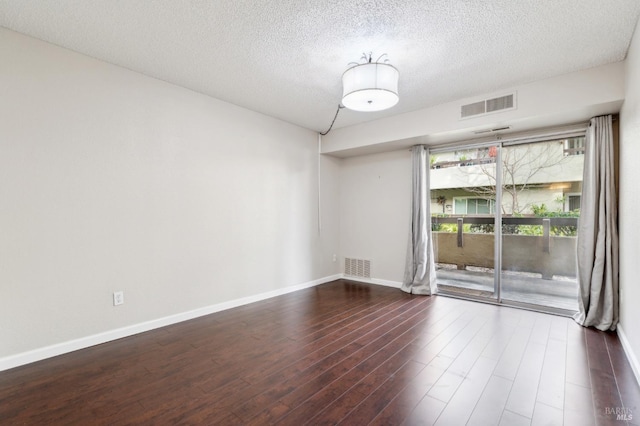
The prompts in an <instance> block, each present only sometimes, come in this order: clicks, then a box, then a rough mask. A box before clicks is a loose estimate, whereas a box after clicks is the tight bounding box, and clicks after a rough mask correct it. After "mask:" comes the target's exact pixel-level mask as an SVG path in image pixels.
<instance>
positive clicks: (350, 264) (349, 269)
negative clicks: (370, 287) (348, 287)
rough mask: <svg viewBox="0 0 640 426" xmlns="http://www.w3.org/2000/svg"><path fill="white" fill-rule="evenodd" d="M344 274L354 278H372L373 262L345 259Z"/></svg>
mask: <svg viewBox="0 0 640 426" xmlns="http://www.w3.org/2000/svg"><path fill="white" fill-rule="evenodd" d="M344 274H345V275H349V276H352V277H361V278H371V261H370V260H363V259H351V258H349V257H345V259H344Z"/></svg>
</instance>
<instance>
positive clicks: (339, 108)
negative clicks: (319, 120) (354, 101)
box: [320, 104, 344, 136]
mask: <svg viewBox="0 0 640 426" xmlns="http://www.w3.org/2000/svg"><path fill="white" fill-rule="evenodd" d="M342 108H344V107H343V106H342V105H340V104H338V109H337V110H336V115H334V116H333V121H332V122H331V126H329V128H328V129H327V131H326V132H324V133H320V134H321V135H322V136H325V135H326V134H327V133H329V132H330V131H331V129H332V128H333V123H335V122H336V118H338V113H339V112H340V110H341V109H342Z"/></svg>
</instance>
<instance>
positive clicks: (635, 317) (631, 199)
mask: <svg viewBox="0 0 640 426" xmlns="http://www.w3.org/2000/svg"><path fill="white" fill-rule="evenodd" d="M625 90H626V97H625V101H624V104H623V106H622V110H621V111H620V200H619V206H620V210H619V230H620V328H621V329H622V330H623V334H624V337H626V339H627V342H628V347H629V348H630V349H631V351H632V353H633V354H635V355H632V358H633V357H634V356H635V357H638V356H640V328H638V324H640V309H638V306H639V303H640V280H639V279H638V266H637V265H638V241H640V223H638V212H639V211H640V197H638V182H639V181H640V169H639V168H638V161H639V160H640V25H639V26H636V31H635V35H634V37H633V40H632V42H631V46H630V48H629V54H628V56H627V60H626V89H625ZM632 362H633V363H634V364H635V368H636V370H635V372H636V377H638V376H639V373H640V371H639V370H638V367H640V366H639V365H638V360H637V358H636V359H635V360H632Z"/></svg>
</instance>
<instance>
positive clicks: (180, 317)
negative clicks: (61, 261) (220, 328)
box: [0, 274, 343, 371]
mask: <svg viewBox="0 0 640 426" xmlns="http://www.w3.org/2000/svg"><path fill="white" fill-rule="evenodd" d="M342 276H343V274H336V275H331V276H328V277H324V278H320V279H317V280H313V281H309V282H306V283H302V284H298V285H294V286H290V287H285V288H281V289H277V290H273V291H268V292H266V293H260V294H256V295H254V296H248V297H243V298H241V299H235V300H230V301H228V302H223V303H217V304H215V305H210V306H205V307H203V308H198V309H194V310H192V311H188V312H182V313H179V314H175V315H169V316H167V317H163V318H158V319H155V320H151V321H145V322H142V323H139V324H133V325H130V326H126V327H122V328H117V329H115V330H109V331H105V332H103V333H98V334H94V335H91V336H86V337H82V338H79V339H75V340H70V341H67V342H62V343H57V344H55V345H51V346H45V347H43V348H38V349H34V350H31V351H28V352H23V353H19V354H16V355H11V356H7V357H4V358H0V371H4V370H8V369H10V368H14V367H19V366H21V365H25V364H30V363H32V362H36V361H40V360H43V359H46V358H51V357H54V356H58V355H62V354H66V353H69V352H73V351H77V350H79V349H84V348H88V347H90V346H95V345H99V344H102V343H106V342H110V341H112V340H117V339H122V338H123V337H128V336H133V335H134V334H138V333H143V332H145V331H150V330H154V329H156V328H160V327H165V326H167V325H171V324H176V323H179V322H182V321H187V320H190V319H194V318H198V317H201V316H204V315H209V314H213V313H215V312H220V311H224V310H226V309H231V308H235V307H238V306H242V305H247V304H249V303H254V302H259V301H261V300H265V299H270V298H272V297H276V296H281V295H283V294H287V293H291V292H294V291H298V290H302V289H305V288H309V287H315V286H317V285H320V284H324V283H328V282H330V281H334V280H337V279H340V278H342Z"/></svg>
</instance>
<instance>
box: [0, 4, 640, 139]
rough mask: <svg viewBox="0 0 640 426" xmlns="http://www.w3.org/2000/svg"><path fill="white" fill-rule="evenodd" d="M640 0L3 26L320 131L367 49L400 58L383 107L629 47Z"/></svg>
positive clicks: (501, 82) (513, 79) (601, 60)
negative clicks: (395, 92)
mask: <svg viewBox="0 0 640 426" xmlns="http://www.w3.org/2000/svg"><path fill="white" fill-rule="evenodd" d="M639 13H640V1H638V0H537V1H514V0H486V1H481V0H477V1H471V0H469V1H451V0H405V1H400V0H396V1H390V0H289V1H284V0H283V1H273V0H271V1H267V0H209V1H204V0H201V1H195V0H153V1H152V0H146V1H143V0H56V1H54V0H48V1H45V0H34V1H25V0H0V26H3V27H6V28H9V29H12V30H15V31H18V32H21V33H24V34H27V35H30V36H33V37H36V38H39V39H42V40H45V41H48V42H51V43H54V44H57V45H60V46H63V47H66V48H69V49H72V50H75V51H77V52H81V53H83V54H86V55H89V56H92V57H95V58H99V59H102V60H104V61H106V62H110V63H113V64H117V65H120V66H123V67H125V68H129V69H131V70H135V71H138V72H140V73H143V74H146V75H149V76H152V77H156V78H158V79H161V80H165V81H168V82H171V83H174V84H177V85H180V86H183V87H186V88H189V89H192V90H195V91H197V92H201V93H205V94H208V95H211V96H213V97H216V98H219V99H222V100H224V101H228V102H231V103H234V104H237V105H240V106H243V107H246V108H249V109H252V110H254V111H258V112H262V113H265V114H268V115H271V116H274V117H278V118H281V119H283V120H285V121H289V122H291V123H295V124H298V125H300V126H303V127H307V128H310V129H314V130H319V131H321V130H326V128H327V127H328V125H329V124H330V123H331V120H332V118H333V115H334V113H335V109H336V107H337V105H338V103H339V102H340V97H341V94H342V86H341V76H342V73H343V71H344V70H345V69H346V68H347V64H348V63H349V62H353V61H358V60H359V58H360V56H361V55H362V53H363V52H373V56H374V57H377V56H378V55H380V54H382V53H387V54H388V57H389V59H390V60H391V63H392V64H393V65H395V66H396V67H397V68H398V69H399V70H400V87H399V90H400V102H399V103H398V105H397V106H396V107H394V108H393V109H391V110H387V111H383V112H378V113H362V112H354V111H349V110H342V111H341V113H340V116H339V117H338V119H337V121H336V125H335V127H336V128H337V127H343V126H347V125H351V124H355V123H360V122H364V121H368V120H372V119H377V118H381V117H386V116H390V115H395V114H399V113H402V112H407V111H412V110H416V109H419V108H424V107H428V106H432V105H436V104H440V103H443V102H447V101H452V100H455V99H460V98H463V97H469V96H476V95H480V94H484V93H488V92H492V91H497V90H500V89H502V88H506V87H509V86H513V85H517V84H522V83H526V82H530V81H534V80H539V79H542V78H546V77H551V76H555V75H559V74H564V73H568V72H572V71H576V70H580V69H585V68H590V67H594V66H598V65H602V64H606V63H610V62H616V61H620V60H623V59H624V58H625V55H626V52H627V48H628V45H629V42H630V40H631V36H632V33H633V29H634V26H635V24H636V22H637V20H638V15H639Z"/></svg>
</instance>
